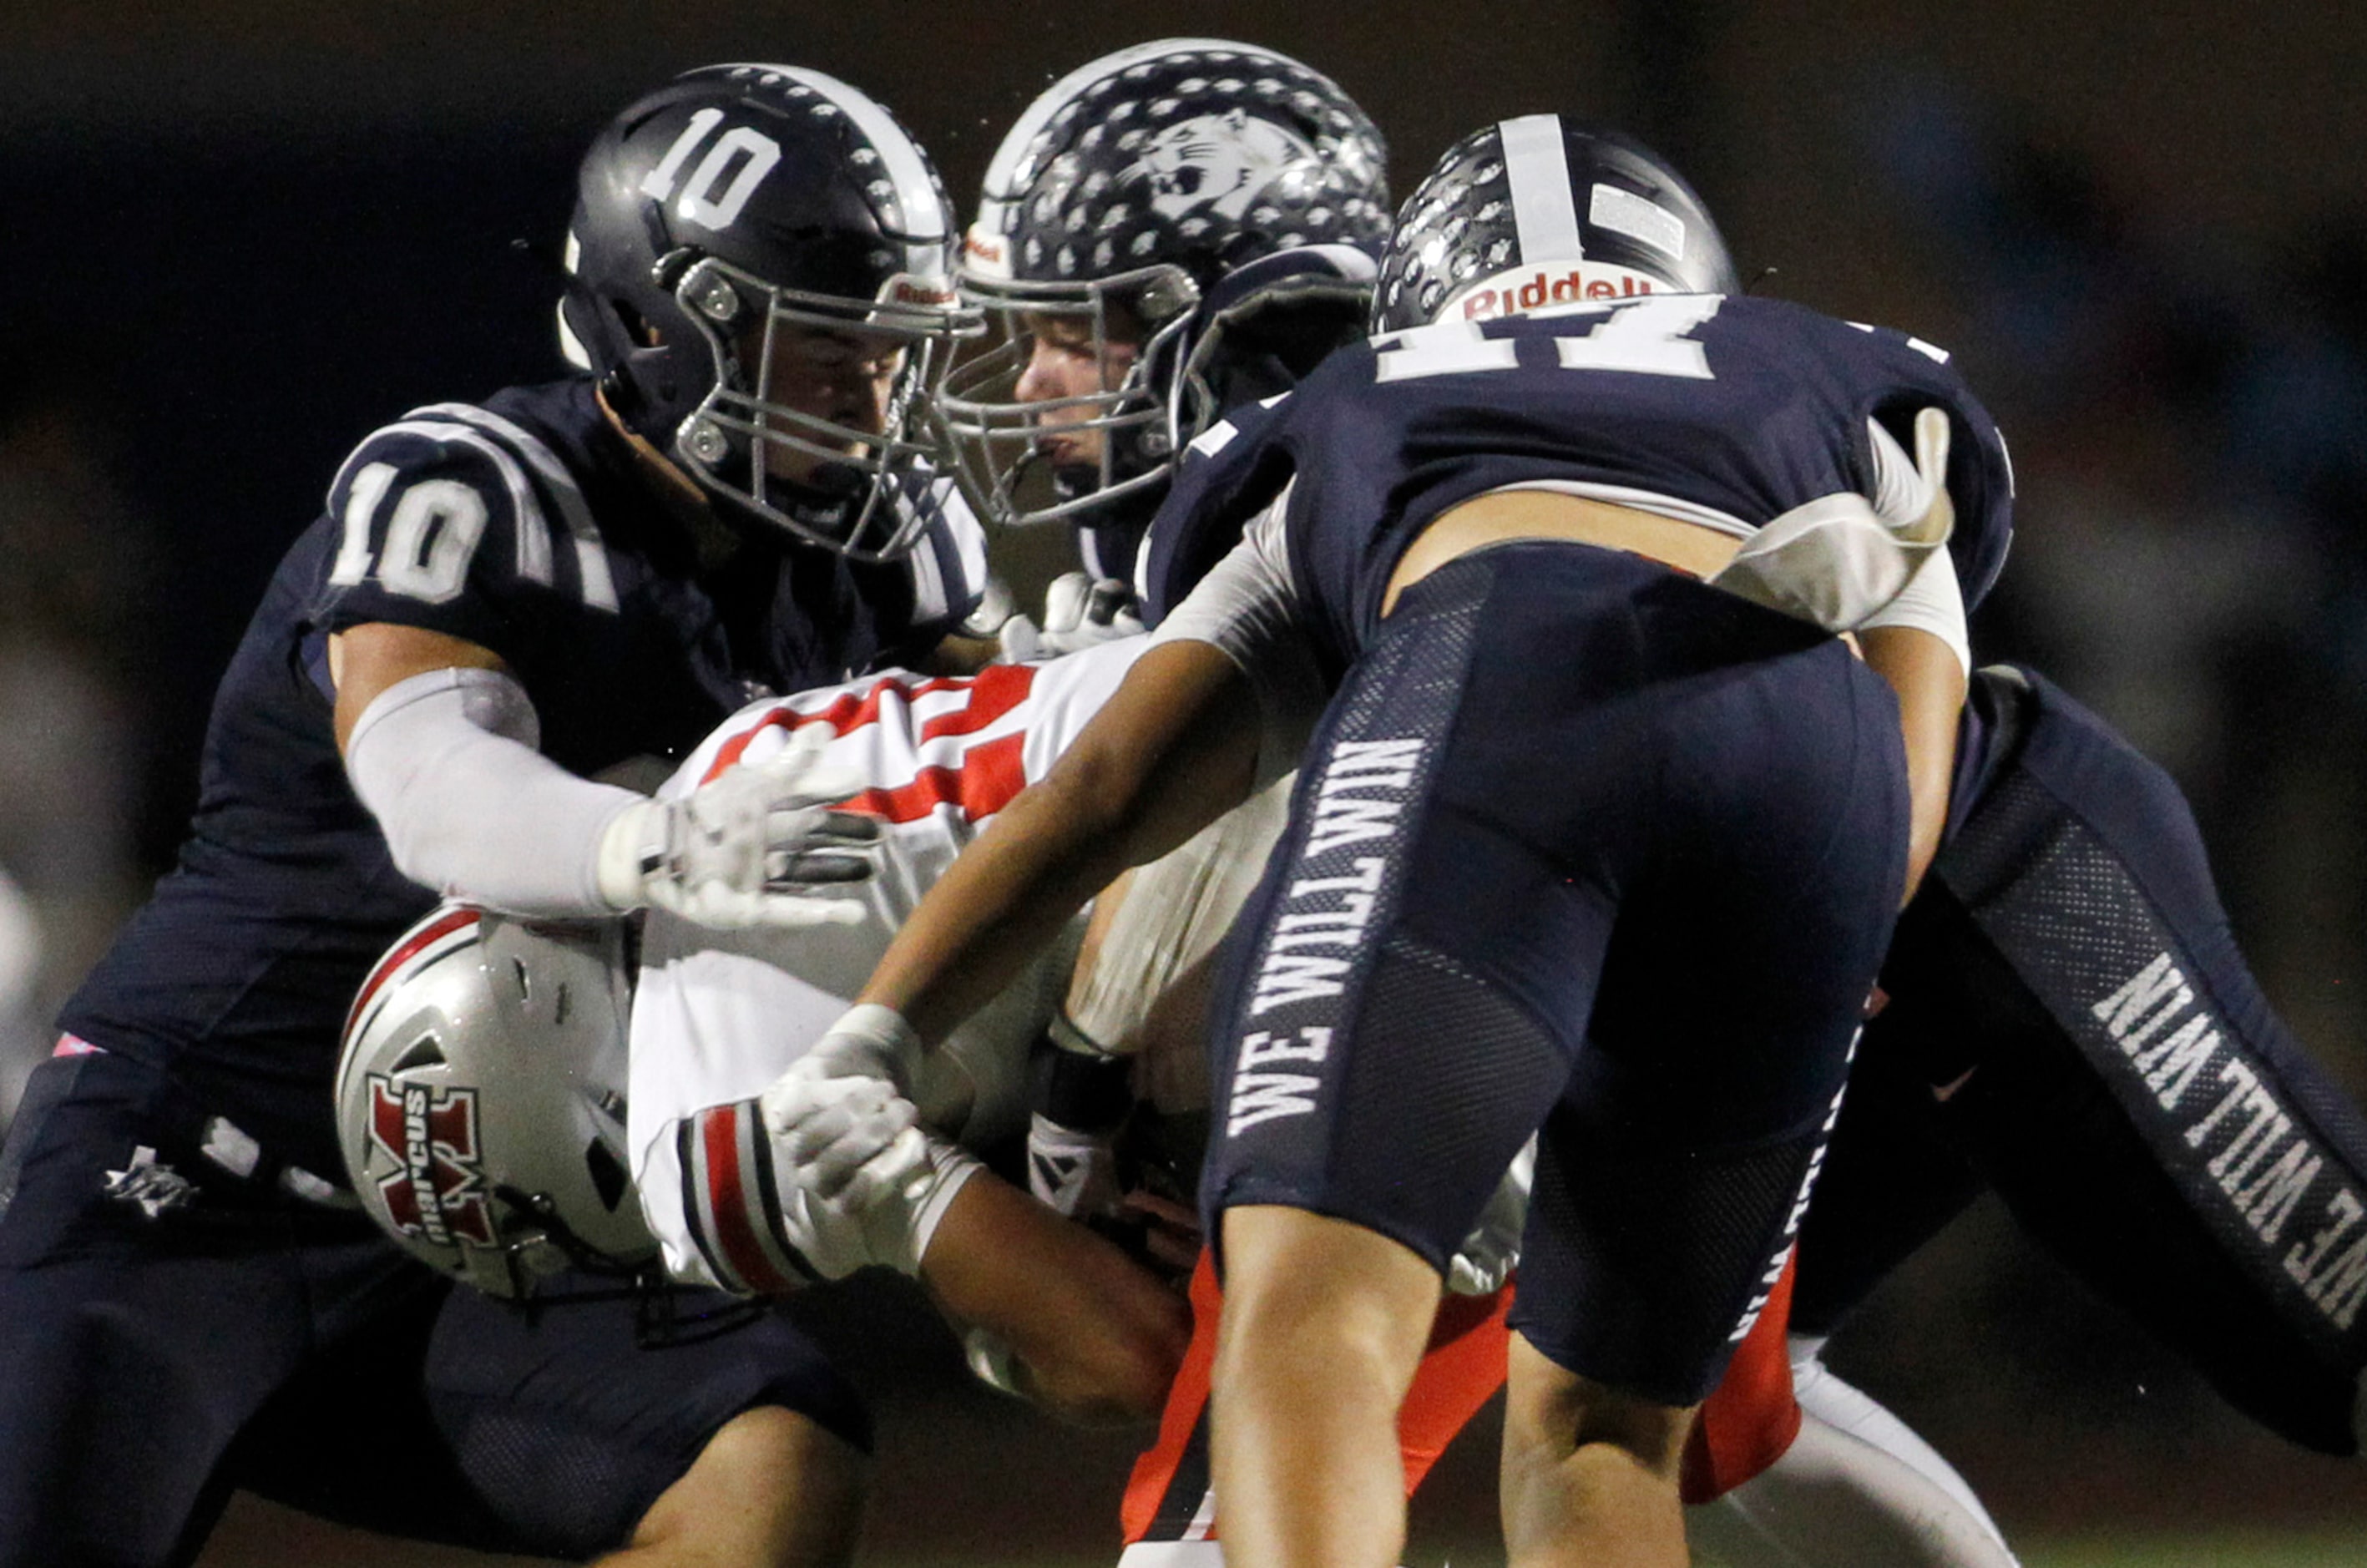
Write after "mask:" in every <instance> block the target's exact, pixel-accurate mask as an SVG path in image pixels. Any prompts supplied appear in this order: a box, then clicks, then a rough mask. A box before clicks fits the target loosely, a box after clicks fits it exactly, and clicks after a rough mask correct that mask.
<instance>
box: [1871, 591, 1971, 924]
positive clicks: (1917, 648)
mask: <svg viewBox="0 0 2367 1568" xmlns="http://www.w3.org/2000/svg"><path fill="white" fill-rule="evenodd" d="M1857 637H1858V642H1859V645H1860V646H1861V647H1862V648H1863V650H1864V653H1865V662H1866V665H1867V666H1868V667H1869V668H1871V669H1873V670H1874V673H1875V674H1877V675H1879V676H1882V678H1883V679H1884V680H1885V681H1886V682H1888V683H1889V685H1890V689H1891V690H1892V691H1893V692H1894V693H1895V694H1897V698H1898V720H1899V729H1900V734H1901V738H1902V739H1903V740H1904V741H1905V743H1906V745H1907V789H1908V800H1909V812H1910V815H1909V826H1908V849H1907V888H1906V892H1905V895H1904V896H1905V898H1913V897H1914V896H1915V890H1916V889H1917V887H1919V886H1920V885H1921V883H1922V881H1923V873H1924V872H1925V871H1926V870H1927V869H1930V867H1931V858H1932V857H1933V856H1935V855H1937V854H1938V853H1939V852H1940V837H1941V835H1942V833H1943V832H1944V831H1945V829H1946V828H1947V825H1948V792H1949V790H1950V789H1951V787H1952V786H1953V784H1954V778H1955V771H1956V730H1957V723H1958V721H1959V719H1960V718H1961V716H1962V714H1963V712H1964V707H1965V668H1964V665H1963V663H1962V662H1961V661H1960V660H1959V658H1958V656H1957V654H1956V653H1955V651H1954V649H1952V648H1951V647H1950V646H1949V645H1948V643H1947V642H1945V641H1943V640H1942V639H1941V638H1940V637H1937V636H1935V635H1933V634H1932V633H1931V632H1930V631H1923V630H1921V629H1920V628H1918V627H1909V626H1877V627H1869V628H1866V629H1864V630H1863V631H1859V632H1858V634H1857ZM1902 906H1903V905H1902Z"/></svg>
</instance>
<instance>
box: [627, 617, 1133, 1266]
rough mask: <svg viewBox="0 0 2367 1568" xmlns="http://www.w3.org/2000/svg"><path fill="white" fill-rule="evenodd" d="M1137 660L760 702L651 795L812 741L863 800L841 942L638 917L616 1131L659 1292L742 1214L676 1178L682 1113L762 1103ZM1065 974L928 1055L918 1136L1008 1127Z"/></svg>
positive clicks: (891, 679)
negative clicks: (658, 1259)
mask: <svg viewBox="0 0 2367 1568" xmlns="http://www.w3.org/2000/svg"><path fill="white" fill-rule="evenodd" d="M1143 642H1144V640H1143V639H1141V638H1133V639H1128V640H1127V641H1126V642H1111V643H1104V644H1103V645H1101V646H1099V647H1096V648H1091V649H1087V650H1085V651H1084V652H1082V653H1076V654H1072V655H1070V657H1068V658H1064V659H1056V660H1052V661H1050V662H1048V663H1046V664H1041V665H993V666H990V667H989V668H988V669H986V670H984V671H982V672H980V674H978V675H976V676H914V675H908V674H904V673H901V672H895V673H889V674H884V675H879V676H871V677H868V678H866V679H864V680H859V681H854V682H850V683H848V684H846V685H844V686H839V687H825V688H822V689H821V690H817V691H809V692H802V693H799V694H798V695H797V696H795V697H790V698H784V699H768V700H765V701H764V702H760V703H756V704H753V705H752V706H750V707H748V708H745V709H742V710H741V711H740V712H738V713H736V714H734V715H733V716H732V717H731V718H730V719H729V720H727V721H726V722H724V723H723V725H722V726H721V727H720V728H719V729H718V730H717V731H716V732H715V733H713V734H712V735H710V736H708V739H707V740H706V741H705V742H704V743H702V744H700V745H699V746H698V748H697V750H696V751H694V752H693V753H692V754H691V756H690V757H689V758H688V759H687V760H686V761H685V763H684V764H683V766H682V767H680V768H679V769H677V770H676V771H675V773H674V777H673V778H670V779H668V780H667V782H666V783H665V785H664V786H663V788H662V789H661V790H660V791H659V793H660V794H661V795H666V796H673V795H679V794H681V793H683V792H685V791H687V790H692V789H695V788H697V786H698V785H699V784H700V783H702V782H704V781H706V780H707V779H709V778H713V777H715V776H716V775H717V774H719V773H720V772H722V771H723V770H725V769H727V768H730V767H735V766H737V765H738V764H740V763H742V762H750V763H753V762H761V761H763V760H764V759H765V758H766V757H768V756H772V755H774V754H775V753H776V752H777V751H778V750H779V749H780V748H781V747H782V746H783V745H785V744H787V741H788V737H789V736H790V735H791V734H793V733H797V732H798V731H800V730H806V729H810V728H812V727H815V726H827V727H828V728H829V730H830V732H831V739H830V742H829V744H828V746H827V748H826V749H825V751H824V753H823V756H822V764H823V766H825V767H841V768H844V769H846V770H848V771H850V772H852V773H853V774H855V776H856V777H859V778H862V779H864V780H865V781H866V788H865V789H863V790H861V791H860V792H858V793H857V794H855V795H854V796H852V797H850V798H849V800H848V801H847V805H848V807H849V809H852V810H856V811H862V812H867V813H869V814H871V815H873V816H876V817H878V819H879V821H880V825H881V835H880V865H879V870H878V875H877V877H875V878H874V879H873V880H872V881H870V882H868V883H866V884H864V885H863V886H862V888H861V889H860V897H861V898H862V900H863V901H864V903H865V905H866V909H865V916H864V919H863V920H862V921H861V922H860V923H859V924H855V925H850V926H815V927H813V928H810V929H804V930H789V931H784V930H752V931H736V932H726V931H713V930H708V929H704V928H702V927H699V926H693V925H691V924H689V923H688V922H686V921H682V920H678V919H675V918H674V917H672V916H669V915H663V913H660V912H657V911H651V914H650V915H649V917H648V924H647V926H645V928H644V933H643V938H642V951H641V967H640V985H639V988H638V990H637V991H636V994H635V996H634V1003H633V1021H632V1070H631V1081H630V1085H629V1094H628V1097H627V1105H628V1107H629V1109H628V1113H627V1128H626V1132H627V1137H628V1139H629V1145H630V1150H631V1154H632V1165H633V1176H634V1180H635V1182H636V1183H637V1185H638V1186H639V1187H640V1195H641V1205H642V1208H643V1210H644V1211H645V1212H646V1213H647V1216H648V1219H649V1221H650V1227H651V1231H652V1232H653V1233H655V1234H656V1236H657V1237H658V1240H659V1241H660V1243H661V1244H663V1247H664V1250H665V1256H666V1263H667V1267H668V1269H669V1270H670V1271H671V1272H672V1273H673V1274H674V1277H675V1278H679V1279H685V1280H692V1281H697V1282H707V1283H711V1282H713V1277H712V1275H711V1273H710V1271H709V1270H708V1268H707V1267H706V1264H705V1260H704V1258H703V1256H702V1255H701V1253H700V1250H699V1247H698V1244H697V1235H698V1234H700V1233H705V1234H709V1235H712V1234H714V1233H715V1227H716V1226H717V1225H718V1224H724V1225H727V1226H728V1224H729V1223H730V1221H731V1219H732V1216H731V1215H730V1214H728V1213H724V1212H722V1206H726V1205H729V1204H730V1203H734V1202H739V1201H742V1200H744V1196H745V1195H744V1194H742V1193H740V1192H739V1191H738V1190H737V1184H736V1182H734V1181H733V1180H732V1179H731V1177H732V1175H733V1173H731V1172H730V1171H727V1170H724V1169H722V1168H721V1167H720V1166H719V1165H713V1164H712V1163H710V1162H708V1161H706V1160H704V1159H701V1158H697V1157H694V1158H693V1159H692V1160H691V1161H690V1162H688V1163H687V1164H685V1161H684V1159H683V1157H682V1156H683V1153H684V1151H683V1148H682V1141H683V1139H684V1137H685V1134H686V1133H687V1134H689V1135H692V1136H695V1135H696V1131H695V1127H696V1124H695V1119H696V1117H697V1113H698V1112H699V1111H702V1110H705V1109H707V1108H709V1107H713V1106H719V1105H724V1104H728V1103H730V1102H731V1101H735V1100H742V1099H746V1098H748V1097H750V1096H753V1095H756V1094H758V1093H761V1092H762V1091H763V1090H764V1088H765V1087H766V1086H767V1085H770V1084H771V1083H772V1082H773V1080H774V1079H776V1078H777V1077H779V1076H780V1074H782V1072H783V1071H784V1070H786V1069H787V1067H788V1065H789V1063H790V1062H794V1061H795V1060H797V1058H798V1056H799V1055H800V1054H802V1053H803V1052H804V1051H805V1050H806V1049H807V1048H808V1047H810V1045H811V1044H812V1043H813V1041H814V1040H817V1039H819V1038H820V1037H821V1034H822V1032H823V1031H824V1030H826V1029H827V1028H829V1027H830V1026H831V1025H832V1024H833V1023H835V1022H836V1021H837V1020H838V1018H839V1017H840V1016H841V1015H842V1014H844V1012H845V1010H846V1008H847V1006H848V1005H849V1003H850V1001H851V1000H852V998H853V997H854V995H855V993H856V992H857V991H859V990H860V989H861V988H862V986H863V983H864V982H865V981H866V980H867V979H869V978H870V975H871V971H872V969H873V968H874V967H875V966H876V965H877V964H878V960H879V957H880V955H881V954H882V953H883V952H885V951H886V950H887V948H888V943H889V939H890V938H892V937H894V936H895V934H896V931H897V928H898V927H899V926H901V925H902V924H903V922H904V920H905V918H906V916H908V915H910V914H911V913H912V907H913V906H914V905H915V904H916V903H919V902H920V900H921V896H922V895H923V893H925V892H927V891H928V890H929V888H930V887H931V886H932V885H933V884H934V882H935V881H936V880H937V878H938V877H939V876H941V875H943V874H944V872H945V869H946V867H947V866H948V865H950V864H951V863H952V862H953V859H954V857H955V856H957V855H958V854H959V853H960V852H961V850H962V848H963V846H965V845H967V844H968V843H969V841H970V840H971V839H972V838H973V837H975V836H976V835H977V834H978V832H979V830H980V828H981V827H982V826H983V825H984V824H986V823H987V822H989V821H991V819H992V818H993V815H994V813H995V812H998V811H1000V810H1002V807H1003V806H1004V805H1005V804H1006V803H1008V802H1009V801H1010V800H1011V799H1012V798H1013V797H1014V796H1015V795H1017V794H1018V793H1019V791H1020V790H1022V789H1024V788H1025V786H1026V785H1027V784H1029V783H1030V782H1032V781H1034V780H1035V779H1036V778H1041V777H1042V776H1043V775H1044V773H1045V772H1046V771H1048V769H1049V768H1050V767H1051V766H1052V764H1053V762H1054V761H1055V760H1056V759H1057V758H1058V757H1059V754H1060V752H1061V750H1062V749H1063V748H1064V747H1065V746H1067V744H1069V743H1070V741H1071V740H1073V739H1074V738H1075V736H1076V734H1077V733H1078V732H1079V731H1080V730H1082V728H1083V727H1084V725H1085V722H1087V721H1088V720H1090V719H1091V718H1092V717H1093V713H1094V712H1095V711H1097V710H1099V709H1100V707H1101V705H1102V704H1103V703H1104V702H1105V701H1107V700H1108V699H1109V696H1110V694H1111V693H1112V692H1114V691H1116V688H1117V686H1118V683H1119V682H1120V681H1121V680H1122V679H1123V678H1124V677H1125V675H1126V672H1127V669H1128V668H1129V667H1130V666H1131V665H1133V662H1134V660H1135V658H1136V657H1137V656H1138V654H1139V653H1141V650H1142V645H1143ZM849 891H854V890H849ZM1074 957H1075V947H1074V942H1073V939H1072V940H1071V941H1070V942H1067V943H1062V944H1059V945H1057V946H1056V947H1055V948H1054V949H1053V950H1052V951H1050V952H1048V953H1047V954H1046V955H1045V956H1044V957H1043V958H1042V959H1040V960H1038V961H1037V963H1036V965H1035V966H1033V967H1032V968H1031V969H1030V971H1028V972H1027V973H1026V974H1025V975H1023V976H1022V977H1021V978H1020V979H1019V980H1018V981H1017V982H1015V983H1014V984H1013V985H1012V986H1011V988H1010V989H1009V990H1007V991H1006V992H1004V994H1002V996H1001V997H999V998H998V999H997V1000H996V1001H995V1002H994V1003H993V1004H991V1005H990V1006H988V1007H987V1008H986V1009H985V1010H983V1011H982V1012H980V1014H979V1015H978V1016H977V1017H973V1018H971V1019H970V1020H969V1021H968V1022H967V1023H965V1024H964V1025H963V1026H962V1027H961V1028H959V1029H957V1030H956V1031H955V1033H954V1035H953V1036H952V1037H951V1038H950V1039H948V1040H946V1042H945V1044H944V1045H942V1046H941V1047H939V1048H937V1049H936V1050H934V1051H931V1052H930V1053H929V1056H928V1059H927V1062H926V1063H925V1065H924V1068H923V1075H922V1079H921V1081H920V1082H918V1083H916V1084H915V1085H913V1091H914V1100H915V1102H916V1103H917V1104H918V1105H919V1106H920V1108H921V1110H922V1114H923V1118H924V1119H926V1120H927V1121H928V1122H929V1124H930V1125H931V1126H932V1127H933V1128H934V1130H935V1131H940V1132H942V1133H944V1134H946V1136H948V1137H951V1138H954V1139H956V1140H957V1141H963V1142H991V1141H993V1140H994V1139H996V1138H998V1137H1001V1136H1002V1135H1004V1134H1006V1133H1009V1132H1011V1131H1016V1130H1019V1129H1022V1128H1024V1127H1025V1124H1026V1074H1025V1066H1026V1056H1027V1050H1028V1048H1029V1046H1030V1045H1032V1044H1033V1043H1034V1041H1035V1039H1036V1035H1037V1034H1038V1033H1039V1032H1040V1031H1041V1030H1042V1028H1043V1027H1044V1023H1045V1020H1046V1019H1047V1018H1048V1017H1049V1016H1050V1014H1051V1011H1052V1008H1053V1007H1054V1006H1055V1005H1056V1004H1057V1003H1058V1001H1059V995H1060V993H1061V990H1062V989H1063V988H1064V987H1065V985H1066V983H1067V977H1068V971H1069V968H1070V963H1071V962H1072V961H1073V960H1074ZM693 1153H694V1156H696V1155H697V1151H696V1150H694V1151H693ZM686 1170H687V1171H689V1172H690V1173H691V1176H690V1179H689V1180H687V1181H686V1180H685V1171H686ZM727 1188H728V1189H730V1190H726V1189H727Z"/></svg>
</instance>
